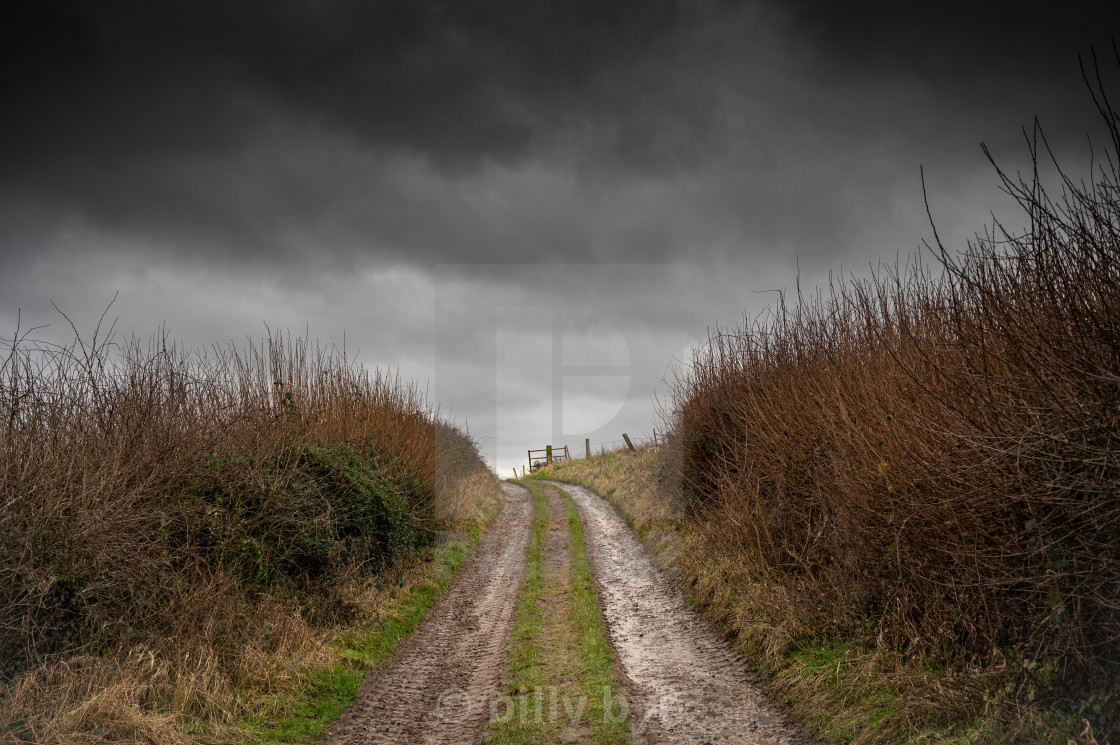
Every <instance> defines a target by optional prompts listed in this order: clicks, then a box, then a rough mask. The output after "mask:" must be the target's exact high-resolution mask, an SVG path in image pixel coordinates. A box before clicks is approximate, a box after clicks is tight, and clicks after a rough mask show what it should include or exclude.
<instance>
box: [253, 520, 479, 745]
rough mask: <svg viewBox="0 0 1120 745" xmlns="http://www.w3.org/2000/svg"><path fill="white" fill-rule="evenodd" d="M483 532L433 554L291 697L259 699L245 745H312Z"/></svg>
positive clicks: (306, 676) (307, 674)
mask: <svg viewBox="0 0 1120 745" xmlns="http://www.w3.org/2000/svg"><path fill="white" fill-rule="evenodd" d="M480 533H481V528H476V529H475V530H473V531H471V534H470V536H469V538H467V539H465V540H461V541H454V542H452V543H448V544H445V545H443V546H439V547H437V548H435V549H434V550H433V556H432V562H433V567H432V572H431V575H430V576H429V577H428V578H427V580H426V581H423V582H420V583H417V584H415V585H413V586H412V587H411V588H409V589H408V591H407V592H405V593H404V594H403V595H401V596H400V597H399V598H398V599H397V602H396V603H395V605H394V607H393V608H391V609H390V610H389V612H388V613H387V614H386V615H385V617H384V618H382V619H381V621H380V622H379V623H378V624H377V625H375V626H373V627H372V628H370V627H365V628H360V629H350V630H348V631H347V632H345V633H344V634H342V635H341V636H340V637H339V638H338V640H337V641H336V643H335V645H334V648H333V649H332V652H333V657H334V659H333V661H332V662H330V663H329V664H327V665H318V666H315V667H311V668H308V669H305V670H303V671H301V672H302V673H303V678H304V682H303V684H302V685H301V686H300V687H299V688H298V689H297V690H295V691H294V692H291V693H284V694H280V695H275V696H269V697H266V698H263V699H261V700H260V701H259V702H258V705H257V706H256V707H255V711H254V713H253V714H252V715H251V716H250V717H249V718H247V719H246V720H245V721H244V722H243V723H242V727H241V730H242V732H243V736H242V737H241V739H240V740H239V741H240V742H244V743H292V744H293V745H296V744H300V743H311V742H316V741H318V740H319V739H320V738H321V737H322V735H323V733H324V732H325V731H326V729H327V727H328V726H330V724H331V723H332V722H334V721H335V720H336V719H337V718H338V717H339V715H341V714H342V712H343V711H344V710H345V709H346V707H347V706H349V705H350V704H351V703H352V702H353V701H354V699H355V698H356V697H357V695H358V689H359V688H360V687H361V685H362V681H363V680H364V679H365V676H366V674H367V673H368V672H369V671H370V670H372V669H373V668H375V667H377V666H378V665H380V664H381V663H382V662H384V661H385V660H387V659H388V658H389V657H391V656H392V654H393V652H394V651H395V650H396V648H397V645H398V644H399V643H400V642H401V640H403V639H404V638H405V637H407V636H408V635H409V634H411V633H412V632H413V631H414V630H415V629H416V627H417V626H418V625H419V624H420V622H421V621H422V620H423V618H424V615H425V614H426V613H427V611H428V609H430V608H431V607H432V606H433V605H435V602H436V600H437V599H439V596H440V595H441V594H442V593H443V591H444V590H445V589H446V588H447V585H448V584H449V583H450V582H451V578H452V577H453V576H454V575H455V572H456V571H457V570H458V569H459V567H461V566H462V565H463V564H465V563H466V561H467V559H469V558H470V556H471V554H473V553H474V549H475V547H476V546H477V545H478V538H479V535H480Z"/></svg>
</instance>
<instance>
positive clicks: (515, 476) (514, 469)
mask: <svg viewBox="0 0 1120 745" xmlns="http://www.w3.org/2000/svg"><path fill="white" fill-rule="evenodd" d="M513 477H514V478H517V466H514V467H513Z"/></svg>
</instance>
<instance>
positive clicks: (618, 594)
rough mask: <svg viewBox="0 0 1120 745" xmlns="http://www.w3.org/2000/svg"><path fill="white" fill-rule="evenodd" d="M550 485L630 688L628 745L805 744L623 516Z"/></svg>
mask: <svg viewBox="0 0 1120 745" xmlns="http://www.w3.org/2000/svg"><path fill="white" fill-rule="evenodd" d="M557 485H558V486H560V487H561V488H563V489H564V490H565V491H567V492H568V493H569V494H571V495H572V499H573V500H574V501H575V503H576V507H577V508H578V509H579V516H580V522H581V523H582V525H583V532H584V540H585V543H586V547H587V558H588V561H589V562H590V563H591V571H592V574H593V575H594V577H595V582H596V585H597V593H598V596H599V603H600V605H601V606H602V609H603V617H604V619H605V621H606V623H607V629H608V634H609V636H610V642H611V646H612V647H614V650H615V654H616V655H617V658H618V661H619V663H620V665H621V667H622V670H623V673H624V674H625V676H626V678H627V682H628V683H629V687H630V705H631V707H632V714H631V719H630V729H631V731H632V732H634V733H635V737H634V738H633V740H634V741H635V742H640V741H642V740H643V739H644V740H645V741H646V742H650V743H709V742H718V743H804V742H810V740H808V738H806V737H805V736H804V735H803V734H802V733H801V732H800V731H799V729H798V728H796V727H794V726H791V724H790V723H789V722H788V721H787V720H786V718H785V717H784V715H783V714H782V713H781V711H780V709H778V708H777V707H775V706H774V705H773V704H772V703H771V702H770V701H769V697H768V696H767V694H766V692H765V691H764V689H763V688H762V686H761V683H760V682H759V681H758V679H757V678H756V677H755V676H754V675H752V674H751V673H750V672H749V671H748V670H747V669H746V667H745V666H744V665H743V663H742V661H741V660H740V659H739V658H738V657H737V656H736V655H735V653H734V652H732V651H731V649H730V648H729V647H728V645H727V643H726V642H725V641H724V640H723V639H722V638H720V637H719V635H718V634H716V632H715V630H714V629H712V628H711V626H710V625H709V624H708V623H707V622H706V621H705V620H704V619H703V618H701V617H700V616H699V615H698V614H697V613H696V612H695V611H693V610H692V609H691V608H690V607H689V606H688V605H687V603H686V601H685V600H684V597H683V596H682V595H681V593H680V592H679V591H678V590H677V589H676V588H675V587H673V586H672V585H671V584H670V583H669V581H668V580H667V579H666V578H665V577H664V576H663V575H662V574H661V572H659V571H658V569H657V567H656V565H655V564H654V562H653V559H652V557H651V556H650V555H649V554H648V553H647V552H646V550H645V548H644V547H643V546H642V544H641V542H640V541H639V540H638V538H637V536H636V535H634V532H633V531H632V530H631V529H630V527H629V526H628V525H627V524H626V521H625V520H624V519H623V518H622V516H620V515H619V514H618V512H617V511H616V510H615V509H614V508H613V507H612V506H611V505H609V504H608V503H607V502H606V501H604V500H603V499H602V498H601V497H599V496H598V495H596V494H595V493H594V492H592V491H590V490H588V489H585V488H583V487H580V486H574V485H572V484H559V483H558V484H557Z"/></svg>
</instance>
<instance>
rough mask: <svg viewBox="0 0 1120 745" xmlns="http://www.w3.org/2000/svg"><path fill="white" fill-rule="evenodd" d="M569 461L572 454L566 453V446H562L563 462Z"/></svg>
mask: <svg viewBox="0 0 1120 745" xmlns="http://www.w3.org/2000/svg"><path fill="white" fill-rule="evenodd" d="M571 459H572V454H571V453H570V452H568V446H567V445H565V446H564V460H571Z"/></svg>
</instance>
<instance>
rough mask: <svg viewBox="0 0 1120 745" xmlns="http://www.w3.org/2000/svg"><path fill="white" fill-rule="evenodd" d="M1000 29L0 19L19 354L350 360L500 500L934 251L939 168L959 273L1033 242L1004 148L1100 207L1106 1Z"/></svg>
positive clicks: (195, 13)
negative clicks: (426, 416)
mask: <svg viewBox="0 0 1120 745" xmlns="http://www.w3.org/2000/svg"><path fill="white" fill-rule="evenodd" d="M992 5H993V6H996V7H994V8H993V9H991V10H986V9H985V8H984V4H983V3H978V2H973V3H968V4H962V5H960V6H959V7H954V6H953V5H952V4H949V5H946V4H943V3H938V4H912V3H898V2H874V3H863V4H844V3H835V2H812V1H810V0H795V1H793V2H789V1H784V2H779V1H778V0H763V1H762V2H731V1H723V2H716V1H713V2H704V1H685V0H680V1H677V2H668V1H663V0H621V1H619V0H482V1H476V0H442V1H432V0H392V1H380V0H269V1H267V2H266V1H264V0H262V1H261V2H249V1H247V0H243V1H241V2H231V1H230V0H190V1H189V2H187V1H185V0H167V1H164V2H151V1H150V0H132V1H131V2H119V1H114V0H107V1H103V2H77V1H75V2H63V1H57V0H38V1H36V2H10V3H4V5H3V9H2V10H0V76H2V80H3V83H2V85H3V90H2V95H3V99H2V100H3V110H4V115H3V117H2V118H0V128H2V131H0V254H2V255H0V331H3V332H4V333H5V335H7V334H10V332H11V331H12V330H14V328H15V325H16V318H17V313H20V314H22V318H23V324H24V326H25V327H26V326H27V325H29V324H39V323H51V324H52V325H51V327H50V328H49V329H47V330H45V331H43V332H41V333H40V336H44V335H45V336H48V337H49V336H50V335H52V334H55V335H57V337H58V338H61V337H64V336H65V333H66V327H65V324H64V322H63V321H62V319H61V318H60V317H59V316H58V315H57V313H55V311H54V310H53V309H52V308H51V305H50V302H51V301H52V300H53V301H54V302H55V303H57V304H58V305H59V307H61V308H62V309H63V310H65V311H66V312H67V313H68V314H70V315H71V316H72V317H73V318H74V319H75V320H76V321H78V323H79V325H80V326H81V327H82V329H83V330H84V331H86V332H88V331H90V330H91V329H92V327H93V324H94V323H95V321H96V317H97V316H98V315H99V314H100V312H101V311H102V310H103V309H104V308H105V306H106V305H107V304H108V302H109V301H110V300H111V299H112V297H113V295H114V293H117V292H119V298H118V300H117V302H116V304H115V305H114V306H113V308H112V311H111V315H112V316H113V317H116V318H119V321H118V326H117V328H118V330H120V331H122V332H124V333H126V334H128V333H132V332H136V333H138V334H140V335H142V336H147V335H148V334H150V333H151V332H153V331H154V330H155V329H156V328H157V326H159V325H160V324H166V326H167V327H168V329H169V330H170V332H171V334H172V335H173V336H174V337H176V338H177V339H180V340H182V341H183V342H184V343H186V344H187V345H190V346H200V345H207V344H209V343H211V342H221V341H228V340H231V339H232V340H235V341H239V340H244V338H245V337H246V336H247V335H248V336H254V337H259V336H260V335H261V334H262V333H263V332H264V330H265V324H266V323H267V324H269V325H270V326H271V327H273V328H290V329H292V330H293V331H295V332H297V333H303V332H304V330H305V329H309V330H310V333H311V335H312V336H315V337H318V338H319V339H320V340H321V341H323V342H325V343H332V342H333V343H337V344H339V345H341V343H342V337H343V333H344V331H345V336H346V345H347V349H348V351H349V352H351V353H353V352H355V351H357V350H360V353H359V355H358V356H359V358H360V360H361V361H362V362H363V363H364V364H366V365H367V366H371V367H372V366H375V365H380V366H383V367H385V366H388V367H392V368H394V369H397V368H399V370H400V373H401V374H402V376H405V377H409V378H415V379H417V380H419V381H421V382H422V383H423V384H425V385H428V386H429V389H430V391H431V393H432V394H433V397H434V399H435V400H436V401H437V402H438V403H439V404H440V406H441V409H442V411H443V412H444V413H449V414H450V415H451V416H453V417H454V418H455V419H457V420H458V421H459V422H460V423H462V422H464V421H466V422H468V423H469V426H470V430H471V432H472V434H473V435H474V436H475V437H476V438H478V439H480V440H483V441H484V444H483V452H484V454H485V455H486V457H487V459H488V460H489V462H490V463H491V465H493V466H494V467H495V468H496V470H497V471H498V473H499V474H501V475H508V474H509V472H510V469H511V468H512V467H513V466H515V465H518V466H519V465H521V464H523V463H524V462H525V450H526V449H527V448H529V447H534V448H536V447H543V446H544V445H545V444H546V443H548V442H552V443H554V444H557V445H560V444H564V443H568V444H570V445H572V446H573V448H575V447H577V446H578V449H579V450H580V451H582V447H583V440H584V438H585V437H587V438H590V439H591V440H592V442H596V443H598V442H604V441H610V440H617V439H618V438H619V437H620V435H621V433H622V432H628V433H630V434H631V435H635V434H643V435H648V434H649V432H650V430H651V429H652V428H654V427H656V426H658V425H657V423H656V419H655V411H654V405H653V397H654V396H656V395H657V394H658V393H659V392H660V393H661V395H663V394H664V390H665V384H664V383H663V382H662V381H663V380H664V379H665V378H666V376H667V375H668V374H669V366H670V364H672V363H673V362H674V361H676V362H681V361H687V358H688V354H689V350H690V348H691V347H692V346H694V345H695V344H697V343H698V342H699V341H700V340H702V339H703V338H704V337H705V336H706V331H707V329H708V328H710V327H714V326H716V325H733V324H735V323H737V322H738V321H740V320H741V319H742V318H743V316H744V314H748V315H754V314H756V313H758V312H759V311H760V310H761V309H763V308H765V307H766V306H768V305H770V304H772V302H773V300H774V295H773V293H771V292H768V291H771V290H781V289H787V288H792V286H793V283H794V281H795V278H796V273H797V272H798V271H800V277H801V284H802V286H803V287H806V286H812V285H813V284H816V283H818V282H820V281H822V280H824V279H826V278H827V276H828V273H829V271H839V270H841V269H843V270H844V271H850V272H853V273H854V274H855V275H857V276H859V275H866V274H867V273H868V272H869V271H870V269H869V267H870V266H872V265H874V264H876V263H878V262H880V261H884V260H885V261H891V262H893V261H894V260H895V258H896V256H901V257H902V258H903V259H905V257H906V256H907V255H909V254H913V253H914V252H916V251H917V250H919V243H920V241H921V240H922V239H924V238H929V237H930V236H931V232H930V230H929V226H928V223H927V220H926V215H925V207H924V205H923V202H922V191H921V180H920V176H919V167H921V166H924V168H925V174H926V183H927V187H928V192H929V198H930V207H931V209H932V212H933V215H934V218H935V220H936V221H937V227H938V230H939V232H940V234H941V235H942V238H943V239H945V241H946V243H947V244H948V246H949V247H950V248H962V247H963V241H964V240H965V239H966V238H968V237H970V236H971V235H972V234H973V233H974V232H976V231H978V230H982V229H983V227H984V225H985V223H986V221H987V220H988V218H989V211H991V210H995V212H996V214H997V215H998V216H1000V217H1004V218H1007V219H1008V220H1009V222H1011V223H1012V224H1017V223H1018V222H1019V216H1018V215H1017V214H1016V213H1015V212H1014V211H1013V210H1012V209H1010V208H1009V206H1008V202H1007V199H1006V198H1005V197H1003V196H1001V195H1000V193H999V192H998V190H997V189H996V185H997V179H996V176H995V173H994V172H993V170H992V169H991V167H990V165H989V164H988V163H987V162H986V161H985V159H984V157H983V155H982V153H981V151H980V143H981V142H986V143H987V144H988V145H989V146H990V147H991V149H992V151H993V153H994V154H995V156H996V157H997V158H999V159H1000V160H1001V162H1003V163H1005V164H1007V165H1008V166H1009V167H1010V168H1011V169H1012V170H1013V169H1014V168H1016V167H1020V166H1021V165H1022V163H1023V155H1024V153H1025V150H1024V147H1023V144H1022V143H1023V140H1022V134H1021V127H1022V126H1023V125H1030V123H1031V121H1032V120H1033V118H1034V117H1035V116H1036V115H1037V116H1038V117H1039V118H1040V119H1041V121H1042V123H1043V125H1044V127H1045V128H1046V131H1047V134H1048V135H1049V137H1050V140H1051V143H1052V144H1053V145H1054V147H1055V149H1056V150H1057V151H1058V154H1059V156H1060V157H1061V158H1062V159H1063V163H1064V164H1065V165H1066V166H1067V167H1068V168H1069V170H1070V171H1071V172H1072V173H1073V174H1074V175H1076V176H1085V177H1087V176H1088V171H1087V167H1088V163H1089V147H1088V144H1087V141H1086V135H1090V134H1092V135H1096V134H1097V132H1098V131H1099V130H1098V125H1097V122H1096V119H1095V110H1094V109H1093V106H1092V102H1091V100H1090V98H1089V96H1088V95H1087V94H1086V92H1085V88H1084V86H1083V84H1082V81H1081V76H1080V72H1079V70H1078V62H1077V55H1078V54H1079V53H1080V54H1082V55H1084V56H1087V55H1088V54H1089V51H1090V47H1091V46H1094V45H1095V46H1096V48H1097V49H1098V51H1105V50H1107V51H1108V53H1109V54H1111V47H1110V46H1109V37H1108V35H1107V32H1108V29H1109V28H1112V26H1110V24H1109V23H1108V22H1107V21H1106V17H1105V11H1104V9H1105V7H1106V6H1107V4H1106V3H1099V4H1097V5H1096V6H1091V5H1087V6H1084V7H1085V9H1084V10H1078V9H1077V6H1076V4H1066V5H1063V6H1062V12H1061V13H1059V14H1057V15H1055V16H1042V15H1036V14H1034V13H1032V12H1029V11H1027V10H1026V9H1025V6H1021V7H1019V8H1017V9H1015V10H1013V11H1011V12H1007V11H1004V10H1002V8H1004V7H1007V4H1004V3H999V4H992ZM1105 72H1106V74H1111V78H1110V80H1111V81H1112V83H1113V87H1112V90H1116V86H1115V82H1116V78H1117V76H1116V75H1115V72H1116V67H1115V65H1112V66H1111V67H1106V69H1105ZM1117 98H1120V95H1118V96H1117ZM1095 140H1096V141H1097V142H1098V143H1100V145H1102V146H1103V142H1104V140H1103V138H1099V137H1096V138H1095ZM1099 153H1100V151H1099V149H1098V156H1099Z"/></svg>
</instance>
